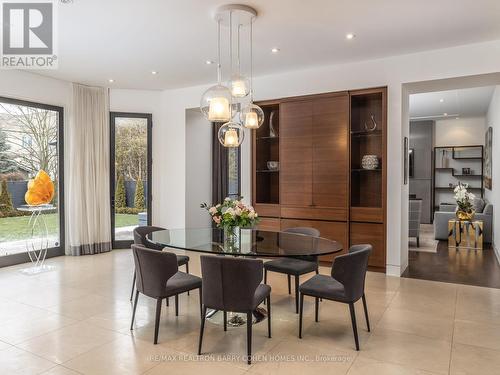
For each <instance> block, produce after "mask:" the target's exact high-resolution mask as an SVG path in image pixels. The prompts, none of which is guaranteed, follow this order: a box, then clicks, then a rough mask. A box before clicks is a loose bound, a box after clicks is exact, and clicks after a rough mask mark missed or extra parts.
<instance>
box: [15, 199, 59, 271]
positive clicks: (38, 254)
mask: <svg viewBox="0 0 500 375" xmlns="http://www.w3.org/2000/svg"><path fill="white" fill-rule="evenodd" d="M54 209H55V206H54V205H52V204H42V205H38V206H29V205H24V206H21V207H19V208H18V210H19V211H24V212H31V216H30V219H29V221H28V227H29V233H30V235H29V237H28V238H27V239H26V252H27V253H28V256H29V258H30V261H31V267H28V268H23V269H21V270H20V272H22V273H24V274H27V275H35V274H38V273H41V272H46V271H50V270H53V269H54V268H55V267H54V266H49V265H46V264H44V263H45V258H46V257H47V251H48V248H49V238H48V237H49V230H48V227H47V223H46V221H45V217H44V215H43V213H44V212H46V211H53V210H54Z"/></svg>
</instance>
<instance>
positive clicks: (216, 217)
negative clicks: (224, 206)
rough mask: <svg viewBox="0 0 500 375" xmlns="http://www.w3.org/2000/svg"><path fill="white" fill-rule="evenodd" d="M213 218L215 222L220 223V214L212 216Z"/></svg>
mask: <svg viewBox="0 0 500 375" xmlns="http://www.w3.org/2000/svg"><path fill="white" fill-rule="evenodd" d="M213 219H214V221H215V223H216V224H219V223H220V216H214V217H213Z"/></svg>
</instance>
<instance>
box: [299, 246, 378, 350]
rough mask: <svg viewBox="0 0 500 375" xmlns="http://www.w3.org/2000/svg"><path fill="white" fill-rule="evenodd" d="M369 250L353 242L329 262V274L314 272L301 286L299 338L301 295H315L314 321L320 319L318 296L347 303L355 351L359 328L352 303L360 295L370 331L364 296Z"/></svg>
mask: <svg viewBox="0 0 500 375" xmlns="http://www.w3.org/2000/svg"><path fill="white" fill-rule="evenodd" d="M371 251H372V246H371V245H354V246H351V248H350V249H349V252H348V253H347V254H345V255H339V256H337V257H336V258H335V259H334V261H333V265H332V272H331V276H327V275H315V276H313V277H312V278H310V279H309V280H307V281H306V282H305V283H303V284H302V285H300V288H299V291H300V315H299V338H302V315H303V310H304V296H311V297H314V298H315V303H314V313H315V314H314V316H315V321H316V322H318V319H319V311H318V310H319V299H320V298H322V299H324V300H325V299H326V300H331V301H336V302H342V303H346V304H348V305H349V311H350V313H351V323H352V331H353V333H354V341H355V344H356V350H359V340H358V328H357V324H356V314H355V311H354V302H356V301H358V300H359V299H360V298H361V299H362V300H363V309H364V311H365V318H366V325H367V329H368V332H370V320H369V319H368V308H367V306H366V297H365V276H366V271H367V268H368V257H369V256H370V253H371Z"/></svg>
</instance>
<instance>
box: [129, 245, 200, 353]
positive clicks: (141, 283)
mask: <svg viewBox="0 0 500 375" xmlns="http://www.w3.org/2000/svg"><path fill="white" fill-rule="evenodd" d="M132 252H133V254H134V263H135V272H136V273H137V278H136V292H135V300H134V308H133V312H132V322H131V323H130V330H133V329H134V318H135V311H136V309H137V301H138V299H139V293H142V294H144V295H146V296H148V297H151V298H154V299H156V319H155V333H154V343H155V344H157V343H158V331H159V328H160V314H161V303H162V300H163V298H168V297H171V296H175V316H178V315H179V294H181V293H184V292H187V291H189V290H193V289H198V290H199V295H200V311H201V294H202V283H201V278H199V277H198V276H194V275H190V274H188V273H184V272H179V270H178V265H177V258H176V255H175V254H173V253H168V252H165V251H157V250H151V249H147V248H146V247H144V246H141V245H132Z"/></svg>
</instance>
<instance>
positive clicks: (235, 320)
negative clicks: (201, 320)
mask: <svg viewBox="0 0 500 375" xmlns="http://www.w3.org/2000/svg"><path fill="white" fill-rule="evenodd" d="M206 318H207V320H208V321H209V322H211V323H214V324H217V325H223V324H224V321H223V319H224V314H223V313H222V311H219V310H208V311H207V316H206ZM266 318H267V310H266V309H264V308H262V307H257V308H256V309H255V310H254V311H253V324H257V323H260V322H262V321H263V320H264V319H266ZM246 324H247V317H246V315H245V314H242V313H235V312H230V311H228V313H227V325H228V326H230V327H240V326H242V325H246Z"/></svg>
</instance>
